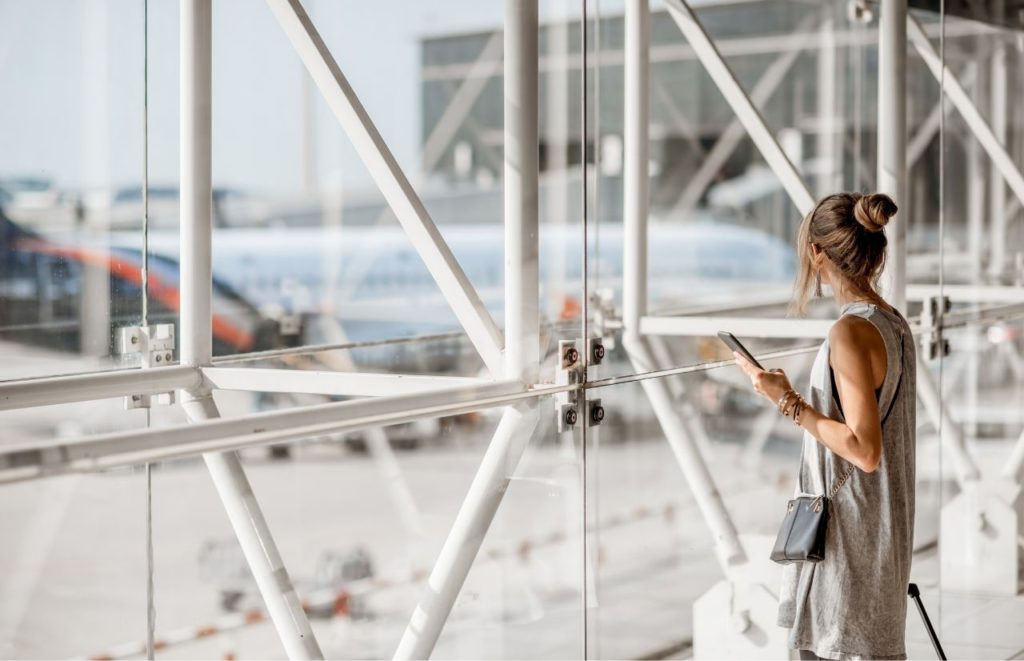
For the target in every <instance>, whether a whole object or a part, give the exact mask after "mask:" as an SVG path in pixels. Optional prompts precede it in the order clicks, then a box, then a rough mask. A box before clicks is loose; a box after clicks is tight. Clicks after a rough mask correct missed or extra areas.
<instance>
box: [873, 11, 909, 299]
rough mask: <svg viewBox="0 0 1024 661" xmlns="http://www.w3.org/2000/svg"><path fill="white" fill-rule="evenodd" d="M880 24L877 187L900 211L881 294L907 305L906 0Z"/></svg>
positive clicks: (890, 232) (891, 234) (890, 231)
mask: <svg viewBox="0 0 1024 661" xmlns="http://www.w3.org/2000/svg"><path fill="white" fill-rule="evenodd" d="M880 9H881V19H880V21H879V24H878V191H879V192H881V193H887V194H888V195H889V196H890V197H892V198H893V200H894V201H895V202H896V205H897V206H898V207H899V212H898V213H897V214H896V217H895V218H894V220H893V222H892V224H890V225H889V229H888V231H887V232H886V234H887V236H888V239H889V258H888V260H887V263H886V267H885V272H884V274H883V276H882V294H883V296H885V297H886V299H887V300H888V301H889V302H890V303H892V304H893V305H894V306H896V307H897V308H899V309H900V310H903V311H906V307H907V295H906V286H907V226H906V224H907V222H908V221H909V219H910V213H909V209H908V205H909V202H910V199H909V197H908V196H907V0H885V2H882V3H881V8H880Z"/></svg>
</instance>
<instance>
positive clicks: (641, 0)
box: [622, 0, 651, 335]
mask: <svg viewBox="0 0 1024 661" xmlns="http://www.w3.org/2000/svg"><path fill="white" fill-rule="evenodd" d="M650 11H651V10H650V6H649V5H648V0H627V2H626V19H625V20H626V22H625V31H626V34H625V47H624V57H625V98H624V101H623V103H624V108H625V110H624V116H623V143H624V144H623V149H624V151H625V153H624V159H623V173H622V186H623V204H624V209H623V220H622V222H623V238H622V251H623V253H622V324H623V332H624V333H625V334H626V335H634V334H638V333H639V332H640V318H641V317H643V316H644V315H645V314H646V310H647V205H648V195H649V193H648V186H649V183H650V182H649V180H648V177H647V168H648V149H649V137H648V124H649V118H648V114H649V110H650V108H649V105H650V102H649V96H650V30H651V15H650Z"/></svg>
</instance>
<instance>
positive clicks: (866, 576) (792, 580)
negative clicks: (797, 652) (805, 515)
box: [779, 302, 917, 659]
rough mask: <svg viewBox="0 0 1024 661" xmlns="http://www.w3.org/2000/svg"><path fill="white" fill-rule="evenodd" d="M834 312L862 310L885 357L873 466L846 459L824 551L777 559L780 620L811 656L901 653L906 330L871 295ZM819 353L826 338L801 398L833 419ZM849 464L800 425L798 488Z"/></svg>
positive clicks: (910, 516)
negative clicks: (870, 469)
mask: <svg viewBox="0 0 1024 661" xmlns="http://www.w3.org/2000/svg"><path fill="white" fill-rule="evenodd" d="M842 314H843V315H847V314H853V315H857V316H858V317H863V318H864V319H867V320H868V321H870V322H871V323H872V324H874V325H875V327H876V328H877V329H878V331H879V333H880V334H881V336H882V339H883V340H884V341H885V354H886V359H887V361H888V362H887V368H886V374H885V380H884V381H883V383H882V387H881V389H880V390H879V392H878V407H879V415H880V416H884V420H883V421H882V460H881V463H880V465H879V466H878V469H877V470H876V471H875V472H874V473H864V472H863V471H860V470H856V469H854V471H853V473H852V474H851V475H850V477H849V479H848V480H847V481H846V482H845V483H844V484H843V485H842V487H841V488H840V489H839V492H838V493H837V494H836V496H835V498H833V499H832V503H831V516H830V517H829V521H828V529H827V530H828V532H827V536H826V542H825V559H824V560H823V561H822V562H818V563H812V562H804V563H795V564H792V565H787V566H785V567H784V570H783V582H782V588H781V590H780V594H779V625H780V626H783V627H787V628H790V630H791V631H790V636H789V645H790V647H791V648H793V649H801V650H808V651H811V652H814V653H815V654H816V655H818V656H819V657H823V658H828V659H850V658H865V659H868V658H870V659H905V658H906V646H905V640H904V638H905V628H906V617H907V582H908V581H909V580H910V561H911V554H912V552H913V535H914V488H915V482H914V456H915V443H916V436H915V430H916V421H915V418H916V410H917V401H916V365H917V363H916V351H915V346H914V339H913V337H912V336H911V333H910V328H909V326H908V325H907V322H906V320H905V319H904V318H903V316H902V315H900V314H898V313H894V312H889V311H887V310H884V309H882V308H879V307H877V306H875V305H872V304H869V303H860V302H858V303H850V304H847V305H846V306H844V307H843V309H842ZM828 356H829V347H828V339H826V340H825V342H824V343H823V344H822V345H821V349H820V350H819V351H818V355H817V358H816V359H815V361H814V366H813V367H812V369H811V383H810V393H809V396H808V397H807V399H808V401H809V402H810V403H811V404H813V405H814V407H815V408H816V409H817V410H818V411H821V412H822V413H825V414H827V415H828V416H829V417H830V418H832V419H834V420H840V421H842V420H843V419H844V418H843V413H842V410H841V406H840V402H839V396H838V393H837V392H836V391H835V389H834V380H833V376H832V369H831V367H830V366H829V362H828ZM901 375H902V376H901ZM890 407H891V408H890ZM887 411H888V414H887V413H886V412H887ZM850 466H851V464H850V463H848V462H847V461H846V460H845V459H843V458H841V457H839V456H838V455H836V454H834V453H833V452H832V451H831V450H829V449H828V448H826V447H825V446H823V445H821V444H820V443H818V441H817V440H816V439H815V438H814V437H813V436H811V435H810V434H809V433H805V434H804V445H803V452H802V454H801V458H800V475H799V479H798V484H797V493H810V494H821V493H825V492H826V489H825V485H826V484H827V485H828V488H829V490H831V488H832V485H833V484H834V483H835V481H836V480H838V479H840V478H841V477H842V476H843V475H845V474H846V472H847V471H848V470H849V468H850Z"/></svg>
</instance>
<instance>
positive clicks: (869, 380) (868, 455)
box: [733, 317, 885, 473]
mask: <svg viewBox="0 0 1024 661" xmlns="http://www.w3.org/2000/svg"><path fill="white" fill-rule="evenodd" d="M829 348H830V356H829V362H830V363H831V365H832V371H833V373H834V374H835V379H836V387H837V388H838V390H839V401H840V402H841V403H842V407H843V414H844V417H845V418H846V423H845V424H844V423H842V422H839V421H838V420H833V419H831V418H829V417H828V416H826V415H824V414H823V413H821V412H820V411H817V410H816V409H814V408H813V407H810V406H807V407H805V408H804V409H803V410H802V411H801V413H800V426H801V427H803V428H804V429H806V430H807V431H809V432H810V433H811V435H813V436H814V438H816V439H818V441H819V442H820V443H821V444H822V445H824V446H825V447H827V448H828V449H829V450H832V451H833V452H835V453H836V454H838V455H839V456H840V457H842V458H843V459H846V460H847V461H849V462H850V463H852V464H853V465H855V466H856V467H857V468H860V469H861V470H862V471H864V472H866V473H871V472H874V470H875V469H876V468H878V464H879V463H880V462H881V460H882V425H881V422H880V420H879V414H878V403H877V402H876V400H875V388H876V387H877V386H876V382H877V381H878V379H876V377H875V376H874V370H873V369H872V358H873V357H877V356H878V355H879V354H878V351H879V348H880V350H881V357H882V365H883V369H882V371H881V373H882V374H883V375H884V374H885V369H884V361H885V344H884V342H883V341H882V337H881V335H879V333H878V330H877V329H875V327H874V326H873V325H872V324H871V322H869V321H866V320H863V319H859V318H857V317H843V318H842V319H840V320H839V321H838V322H837V323H836V324H835V325H833V327H832V330H831V332H830V333H829ZM733 355H734V356H735V357H736V363H737V364H738V365H739V366H740V367H741V368H742V369H743V371H744V372H746V373H747V375H748V376H749V377H750V380H751V383H753V385H754V390H756V391H757V392H759V393H761V394H762V395H764V396H765V397H766V398H768V399H769V400H770V401H771V402H772V404H776V405H777V404H778V401H779V398H781V397H782V395H783V394H784V393H785V392H786V391H787V390H789V389H791V388H792V386H791V385H790V383H789V379H788V378H787V377H786V374H785V373H784V372H782V371H781V370H775V371H771V372H765V371H764V370H760V369H758V368H757V367H755V366H754V365H752V364H751V363H750V362H749V361H747V360H746V359H745V358H744V357H743V356H742V355H740V354H738V353H734V354H733Z"/></svg>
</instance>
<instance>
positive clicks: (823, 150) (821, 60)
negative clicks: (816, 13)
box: [816, 6, 842, 196]
mask: <svg viewBox="0 0 1024 661" xmlns="http://www.w3.org/2000/svg"><path fill="white" fill-rule="evenodd" d="M830 9H831V8H830V7H828V6H826V9H825V11H826V12H829V11H830ZM837 50H838V47H837V46H836V21H835V19H834V18H832V17H831V16H829V17H828V18H826V19H825V21H824V23H822V25H821V37H820V45H819V47H818V62H817V65H818V82H817V84H818V118H817V119H818V122H819V125H818V135H817V143H818V147H817V153H816V156H817V157H818V158H819V159H821V160H822V161H823V162H824V166H823V167H822V172H821V174H820V175H819V176H818V194H819V195H821V196H824V195H830V194H832V193H834V192H836V191H838V190H840V189H841V188H842V184H841V183H839V182H840V178H841V175H842V164H841V162H840V158H839V156H840V154H841V153H842V151H841V149H840V144H839V136H840V134H839V131H838V108H837V106H838V93H837V85H836V82H837V79H838V78H839V71H838V70H837V68H836V51H837Z"/></svg>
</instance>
